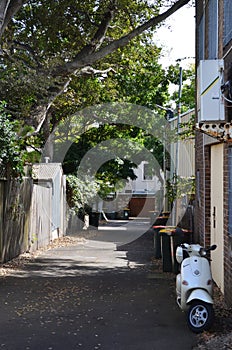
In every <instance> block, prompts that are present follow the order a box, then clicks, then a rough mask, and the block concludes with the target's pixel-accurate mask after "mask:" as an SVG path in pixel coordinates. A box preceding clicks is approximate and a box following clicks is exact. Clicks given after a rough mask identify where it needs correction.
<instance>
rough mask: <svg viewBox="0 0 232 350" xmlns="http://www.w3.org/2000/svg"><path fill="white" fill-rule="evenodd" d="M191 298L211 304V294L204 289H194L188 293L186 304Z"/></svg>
mask: <svg viewBox="0 0 232 350" xmlns="http://www.w3.org/2000/svg"><path fill="white" fill-rule="evenodd" d="M193 300H202V301H204V302H205V303H208V304H213V299H212V297H211V295H210V294H209V293H208V292H207V291H206V290H204V289H194V290H193V291H192V292H191V294H190V295H189V297H188V299H187V301H186V304H189V303H190V302H191V301H193Z"/></svg>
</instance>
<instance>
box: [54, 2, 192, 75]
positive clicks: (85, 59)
mask: <svg viewBox="0 0 232 350" xmlns="http://www.w3.org/2000/svg"><path fill="white" fill-rule="evenodd" d="M189 1H190V0H178V1H177V2H175V4H174V5H173V6H172V7H170V8H169V9H168V10H167V11H165V12H163V13H162V14H160V15H158V16H155V17H152V18H151V19H150V20H148V21H147V22H145V23H144V24H142V25H140V26H139V27H137V28H135V29H134V30H132V31H131V32H130V33H128V34H127V35H125V36H123V37H121V38H120V39H118V40H114V41H113V42H111V43H110V44H108V45H106V46H105V47H103V48H101V49H100V50H98V51H96V49H97V48H98V45H97V44H99V43H100V42H101V40H102V39H104V35H105V33H106V30H107V28H108V26H109V23H110V12H107V15H106V16H105V17H104V19H103V21H102V24H101V25H102V28H101V26H100V27H99V29H98V31H97V33H96V34H95V36H96V38H97V41H96V43H95V44H93V43H94V41H95V37H94V38H93V41H92V45H87V46H85V47H84V48H83V49H82V50H81V51H80V52H79V54H78V55H77V56H76V57H75V58H74V59H73V61H70V62H67V63H66V64H64V65H62V66H58V67H56V68H55V69H54V71H53V73H52V74H53V76H67V75H69V74H72V73H75V72H76V71H77V70H78V69H81V68H83V67H85V66H86V65H92V64H94V63H95V62H97V61H99V60H101V59H102V58H104V57H105V56H107V55H109V54H110V53H112V52H114V51H115V50H117V49H119V48H120V47H123V46H125V45H127V44H128V43H129V42H130V41H131V40H132V39H134V38H135V37H137V36H139V35H140V34H142V33H143V32H144V31H146V30H148V29H149V28H152V27H155V26H157V25H158V24H159V23H161V22H163V21H164V20H166V19H167V18H168V17H169V16H171V15H172V14H173V13H175V12H176V11H177V10H179V9H180V8H182V7H183V6H184V5H186V4H188V2H189ZM108 16H109V17H108ZM107 19H108V20H107Z"/></svg>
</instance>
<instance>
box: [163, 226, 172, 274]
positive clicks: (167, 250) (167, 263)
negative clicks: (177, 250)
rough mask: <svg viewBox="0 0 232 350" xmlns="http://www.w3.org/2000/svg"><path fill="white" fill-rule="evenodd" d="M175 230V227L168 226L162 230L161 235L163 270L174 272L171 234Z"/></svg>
mask: <svg viewBox="0 0 232 350" xmlns="http://www.w3.org/2000/svg"><path fill="white" fill-rule="evenodd" d="M174 231H175V227H172V226H167V227H165V228H164V229H162V230H160V235H161V253H162V264H163V272H172V270H173V268H172V265H173V264H172V249H171V235H172V234H173V232H174Z"/></svg>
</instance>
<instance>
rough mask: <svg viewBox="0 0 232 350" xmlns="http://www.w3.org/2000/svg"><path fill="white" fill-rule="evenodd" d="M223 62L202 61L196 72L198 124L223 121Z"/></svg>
mask: <svg viewBox="0 0 232 350" xmlns="http://www.w3.org/2000/svg"><path fill="white" fill-rule="evenodd" d="M223 70H224V62H223V60H202V61H200V64H199V66H198V71H197V82H198V84H197V85H198V86H197V111H198V122H210V121H211V122H213V121H215V122H216V121H223V120H225V107H224V99H223V96H222V93H221V85H222V81H223Z"/></svg>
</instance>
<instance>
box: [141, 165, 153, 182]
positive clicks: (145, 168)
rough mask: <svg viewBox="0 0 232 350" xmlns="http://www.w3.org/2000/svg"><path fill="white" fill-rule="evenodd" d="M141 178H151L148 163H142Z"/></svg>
mask: <svg viewBox="0 0 232 350" xmlns="http://www.w3.org/2000/svg"><path fill="white" fill-rule="evenodd" d="M143 180H152V169H151V167H150V166H149V164H148V163H144V164H143Z"/></svg>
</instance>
